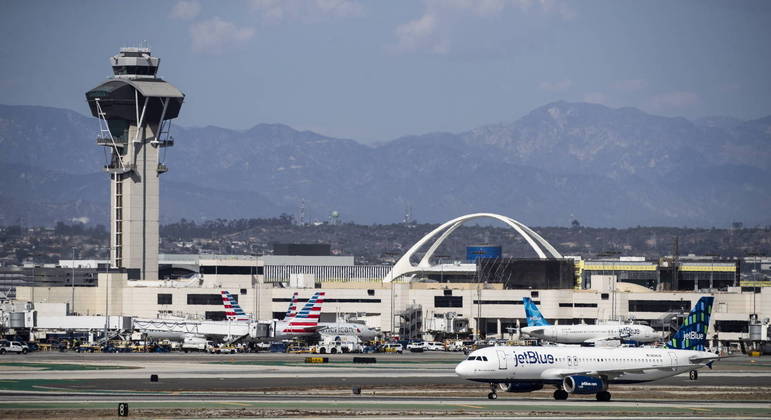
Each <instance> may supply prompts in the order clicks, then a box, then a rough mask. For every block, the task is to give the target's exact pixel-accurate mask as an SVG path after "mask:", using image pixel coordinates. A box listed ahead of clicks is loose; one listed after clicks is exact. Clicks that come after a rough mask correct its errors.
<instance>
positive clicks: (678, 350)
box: [455, 297, 720, 401]
mask: <svg viewBox="0 0 771 420" xmlns="http://www.w3.org/2000/svg"><path fill="white" fill-rule="evenodd" d="M713 301H714V298H713V297H702V298H701V299H699V301H698V302H697V303H696V306H695V307H694V308H693V309H692V310H691V313H690V314H689V315H688V318H686V319H685V320H684V321H683V325H682V326H681V327H680V329H679V330H678V331H677V333H675V335H674V336H673V337H672V339H671V340H669V342H668V343H667V344H666V346H665V347H662V348H654V347H637V348H632V347H614V348H598V347H567V346H566V347H526V346H521V347H517V346H496V347H487V348H483V349H479V350H476V351H474V352H472V353H471V354H469V356H468V358H467V359H466V360H464V361H462V362H460V363H459V364H458V366H457V367H456V368H455V373H456V374H457V375H458V376H460V377H461V378H464V379H468V380H471V381H476V382H487V383H489V384H490V390H491V392H490V393H489V394H488V395H487V397H488V398H490V399H491V400H494V399H496V398H498V395H497V394H496V388H500V389H501V390H504V391H507V392H531V391H536V390H539V389H542V388H543V386H544V385H553V386H555V387H556V388H557V390H556V391H554V399H555V400H566V399H567V398H568V394H596V397H597V400H598V401H610V392H608V385H609V384H611V383H613V384H627V383H638V382H649V381H655V380H658V379H663V378H667V377H670V376H675V375H678V374H680V373H683V372H687V371H692V372H691V379H696V377H697V372H696V369H700V368H702V367H704V366H708V367H709V368H712V363H713V362H714V361H715V360H718V359H720V356H718V355H716V354H714V353H710V352H707V351H705V348H704V345H705V344H706V342H707V330H708V329H709V317H710V314H711V312H712V303H713Z"/></svg>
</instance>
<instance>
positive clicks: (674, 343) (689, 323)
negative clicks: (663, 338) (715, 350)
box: [667, 296, 715, 351]
mask: <svg viewBox="0 0 771 420" xmlns="http://www.w3.org/2000/svg"><path fill="white" fill-rule="evenodd" d="M714 300H715V298H714V297H712V296H704V297H702V298H701V299H699V301H698V302H696V306H694V307H693V309H691V313H690V314H688V318H685V320H683V325H681V326H680V329H679V330H677V332H676V333H675V335H673V336H672V339H671V340H669V341H668V342H667V347H668V348H670V349H681V350H700V351H704V346H705V345H706V344H707V330H708V329H709V316H710V314H711V313H712V303H713V302H714Z"/></svg>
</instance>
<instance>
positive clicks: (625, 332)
mask: <svg viewBox="0 0 771 420" xmlns="http://www.w3.org/2000/svg"><path fill="white" fill-rule="evenodd" d="M618 332H619V335H621V336H622V337H631V336H633V335H636V334H640V329H639V328H632V327H622V328H619V330H618Z"/></svg>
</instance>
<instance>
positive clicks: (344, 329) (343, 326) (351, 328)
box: [317, 322, 378, 341]
mask: <svg viewBox="0 0 771 420" xmlns="http://www.w3.org/2000/svg"><path fill="white" fill-rule="evenodd" d="M317 331H318V333H319V334H324V335H351V336H356V337H359V338H360V339H361V340H363V341H368V340H372V339H374V338H375V337H376V336H377V335H378V331H377V330H376V329H374V328H370V327H367V326H366V325H363V324H357V323H353V322H320V323H319V327H318V330H317Z"/></svg>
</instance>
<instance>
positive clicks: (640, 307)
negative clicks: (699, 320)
mask: <svg viewBox="0 0 771 420" xmlns="http://www.w3.org/2000/svg"><path fill="white" fill-rule="evenodd" d="M690 310H691V301H690V300H630V301H629V312H688V311H690Z"/></svg>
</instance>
